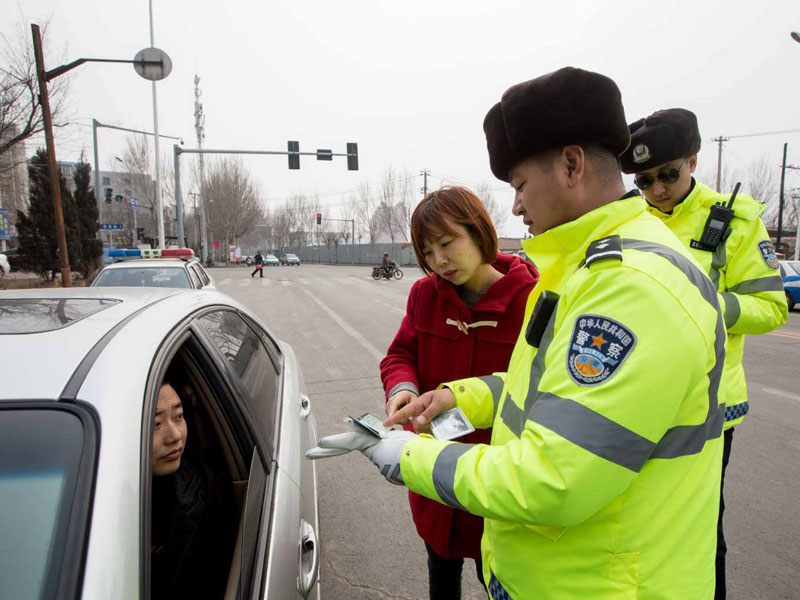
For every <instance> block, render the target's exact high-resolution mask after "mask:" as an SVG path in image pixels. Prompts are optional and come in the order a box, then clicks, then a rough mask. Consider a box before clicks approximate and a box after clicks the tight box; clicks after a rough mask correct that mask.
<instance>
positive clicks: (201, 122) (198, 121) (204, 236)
mask: <svg viewBox="0 0 800 600" xmlns="http://www.w3.org/2000/svg"><path fill="white" fill-rule="evenodd" d="M202 95H203V93H202V92H201V91H200V77H199V76H198V75H197V74H195V76H194V130H195V132H196V133H197V147H198V149H200V150H202V149H203V140H204V139H205V137H206V134H205V124H206V116H205V114H203V103H202V102H200V96H202ZM203 156H204V155H203V154H199V155H198V158H199V159H200V202H199V203H198V207H199V208H200V261H201V262H202V263H203V264H206V260H207V259H208V221H207V219H206V199H205V196H203V185H204V184H205V181H206V177H205V165H204V162H203V160H204V159H203Z"/></svg>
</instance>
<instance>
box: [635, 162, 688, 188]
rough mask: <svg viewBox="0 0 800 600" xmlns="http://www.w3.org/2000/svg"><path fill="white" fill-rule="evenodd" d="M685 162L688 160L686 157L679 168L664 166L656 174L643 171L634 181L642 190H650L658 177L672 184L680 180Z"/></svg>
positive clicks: (661, 180) (663, 181) (662, 181)
mask: <svg viewBox="0 0 800 600" xmlns="http://www.w3.org/2000/svg"><path fill="white" fill-rule="evenodd" d="M685 164H686V160H685V159H684V161H683V162H682V163H681V165H680V166H679V167H678V168H675V167H664V168H663V169H660V170H659V171H658V173H656V174H655V175H650V174H649V173H643V174H641V175H637V176H636V177H634V178H633V183H635V184H636V187H638V188H639V189H640V190H649V189H650V188H651V187H653V184H654V183H655V182H656V179H658V180H659V181H660V182H661V183H665V184H667V185H670V184H672V183H675V182H676V181H678V179H680V176H681V169H682V168H683V165H685Z"/></svg>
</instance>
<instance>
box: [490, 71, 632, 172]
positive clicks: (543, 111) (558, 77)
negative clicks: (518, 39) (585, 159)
mask: <svg viewBox="0 0 800 600" xmlns="http://www.w3.org/2000/svg"><path fill="white" fill-rule="evenodd" d="M483 131H484V132H485V133H486V145H487V146H488V149H489V164H490V166H491V168H492V173H494V175H495V177H497V178H498V179H501V180H503V181H508V180H509V177H508V172H509V170H511V168H512V167H514V165H516V164H517V163H519V162H520V161H522V160H524V159H526V158H528V157H530V156H533V155H534V154H537V153H538V152H543V151H545V150H553V149H556V148H562V147H564V146H569V145H572V144H599V145H601V146H604V147H606V148H608V150H609V151H611V152H613V153H614V154H615V155H617V156H618V155H620V154H621V153H622V152H624V151H625V149H626V148H627V147H628V143H629V141H630V133H629V131H628V125H627V121H626V120H625V109H624V108H623V106H622V96H621V94H620V91H619V88H618V87H617V84H616V83H614V81H612V80H611V79H609V78H608V77H606V76H605V75H601V74H600V73H593V72H591V71H584V70H583V69H576V68H575V67H564V68H563V69H559V70H558V71H553V72H552V73H548V74H547V75H542V76H541V77H537V78H536V79H531V80H530V81H524V82H522V83H518V84H517V85H514V86H512V87H510V88H508V89H507V90H506V92H505V93H504V94H503V97H502V99H501V100H500V102H498V103H497V104H495V105H494V106H493V107H492V108H491V109H490V110H489V112H488V113H487V115H486V118H485V119H484V121H483Z"/></svg>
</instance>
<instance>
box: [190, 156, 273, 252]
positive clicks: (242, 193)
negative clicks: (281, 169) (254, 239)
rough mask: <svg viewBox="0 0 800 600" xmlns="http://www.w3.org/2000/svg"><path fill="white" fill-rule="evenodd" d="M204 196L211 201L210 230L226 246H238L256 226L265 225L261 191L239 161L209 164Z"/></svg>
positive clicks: (231, 159) (222, 160) (209, 210)
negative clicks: (258, 224)
mask: <svg viewBox="0 0 800 600" xmlns="http://www.w3.org/2000/svg"><path fill="white" fill-rule="evenodd" d="M202 193H203V197H204V198H206V199H207V201H208V220H209V228H210V229H211V231H213V232H214V237H215V238H217V239H220V238H221V239H224V240H225V241H226V243H227V244H236V243H237V241H238V238H240V237H241V236H243V235H245V234H247V233H250V232H251V231H253V228H254V227H255V224H256V223H262V222H263V218H264V217H263V212H264V210H263V206H262V204H261V200H260V199H259V194H258V189H257V188H256V185H255V183H254V182H253V179H252V177H251V176H250V173H249V172H248V171H247V169H246V168H245V166H244V164H243V163H242V161H241V160H239V159H238V158H233V157H227V156H226V157H224V158H218V159H216V160H213V161H209V164H208V167H207V169H206V180H205V181H204V182H203V192H202Z"/></svg>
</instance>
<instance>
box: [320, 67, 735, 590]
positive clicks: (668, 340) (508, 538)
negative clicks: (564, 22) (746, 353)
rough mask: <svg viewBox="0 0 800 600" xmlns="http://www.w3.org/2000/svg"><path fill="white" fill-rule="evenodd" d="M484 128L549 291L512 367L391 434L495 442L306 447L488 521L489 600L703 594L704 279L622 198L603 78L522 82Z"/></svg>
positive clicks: (535, 306) (717, 412)
mask: <svg viewBox="0 0 800 600" xmlns="http://www.w3.org/2000/svg"><path fill="white" fill-rule="evenodd" d="M484 131H485V133H486V137H487V143H488V148H489V156H490V165H491V168H492V171H493V172H494V174H495V175H496V176H497V177H498V178H499V179H502V180H504V181H507V182H510V183H511V185H512V186H513V187H514V189H515V190H516V196H515V202H514V212H515V214H517V215H519V216H521V217H522V219H523V221H524V222H525V223H526V224H527V225H528V227H529V231H530V232H531V233H533V234H534V237H533V238H532V239H529V240H525V241H524V242H523V249H524V250H525V252H526V253H527V255H528V256H529V257H531V259H532V260H533V261H534V262H535V263H536V265H537V267H538V268H539V271H540V276H541V279H540V281H539V283H538V285H537V287H536V288H535V289H534V291H533V292H532V294H531V296H530V298H529V300H528V309H527V312H526V324H525V326H524V327H523V330H522V331H521V332H520V336H519V338H518V340H517V344H516V346H515V349H514V353H513V355H512V358H511V361H510V364H509V367H508V372H507V373H497V374H495V375H492V376H487V377H481V378H470V379H466V380H461V381H456V382H449V383H447V384H446V385H444V386H441V387H440V389H439V390H436V391H434V392H429V393H427V394H423V395H422V396H420V397H419V398H418V399H417V400H416V401H415V402H413V403H411V404H409V405H407V406H406V407H404V408H403V409H402V410H401V411H398V413H396V414H395V415H394V416H393V417H392V418H391V419H389V420H387V423H390V422H399V421H402V420H403V419H406V418H412V419H413V420H414V422H415V424H416V425H417V426H418V427H422V426H424V425H425V424H426V423H427V422H428V421H429V420H430V417H432V416H433V415H435V414H438V413H439V412H441V411H443V410H446V409H449V408H453V407H455V406H457V407H459V408H461V409H463V411H464V412H465V413H466V415H467V416H468V418H469V419H470V420H471V421H472V423H473V425H475V426H476V427H489V426H493V433H492V441H491V444H490V445H471V444H461V443H457V442H445V441H442V440H437V439H433V438H430V437H428V436H425V435H419V436H417V435H413V434H411V433H409V432H392V433H391V434H389V435H387V436H386V437H384V438H383V439H380V440H379V441H376V440H377V438H374V439H373V440H371V441H370V440H368V439H367V438H368V436H367V435H362V434H358V433H349V434H339V435H337V436H331V437H329V438H325V439H323V440H320V444H319V445H320V448H319V449H315V450H314V451H312V452H311V454H312V456H314V457H321V456H327V455H335V454H341V453H343V452H345V451H347V450H350V449H359V450H361V451H362V452H363V453H364V454H365V455H366V456H367V457H369V458H370V459H371V460H372V461H373V462H374V463H375V464H376V465H377V466H378V468H379V469H380V471H381V472H382V473H383V474H384V476H385V477H386V478H387V479H388V480H389V481H392V482H394V483H401V484H405V485H406V486H407V487H408V488H409V489H411V490H413V491H415V492H417V493H420V494H423V495H425V496H427V497H430V498H433V499H435V500H438V501H440V502H443V503H446V504H449V505H452V506H455V507H457V508H460V509H462V510H466V511H469V512H472V513H474V514H477V515H481V516H483V517H485V530H484V537H483V542H482V551H483V559H484V563H483V564H484V575H485V579H486V581H488V582H489V586H488V589H489V593H490V595H491V597H492V598H493V599H495V600H499V599H506V598H516V599H527V598H531V599H533V598H535V599H537V600H569V599H584V598H592V599H598V600H603V599H608V600H617V599H621V598H637V599H640V600H656V599H658V600H663V599H675V600H678V599H680V600H685V599H693V600H694V599H709V598H711V596H712V594H713V588H714V568H713V556H714V547H715V536H716V531H715V525H716V517H717V506H716V503H717V500H718V497H719V478H720V470H721V450H722V445H721V430H722V419H723V413H724V397H723V389H724V388H722V387H721V386H720V383H721V378H722V373H723V366H724V360H725V327H724V322H723V316H722V312H721V309H720V305H719V301H718V296H717V294H716V291H715V289H714V286H713V284H712V283H711V281H710V280H709V279H708V277H707V276H706V275H705V274H704V273H703V272H702V270H701V268H700V267H699V265H698V264H697V262H696V261H695V260H694V259H693V258H691V256H690V255H689V252H688V251H687V250H686V249H685V248H684V246H683V245H682V244H681V243H680V242H679V240H678V239H677V238H676V237H675V235H674V234H672V233H671V232H670V231H669V230H668V229H667V228H666V227H665V226H664V225H663V224H662V223H661V222H660V221H659V220H658V219H657V218H656V217H654V216H653V215H650V214H648V212H647V210H646V205H645V202H644V200H643V199H641V198H640V197H639V196H638V195H637V196H631V195H630V194H625V193H624V191H625V190H624V187H623V184H622V179H621V175H620V173H619V163H618V159H617V156H618V155H619V154H620V153H622V152H623V151H624V150H625V149H626V147H627V145H628V141H629V132H628V128H627V125H626V121H625V116H624V111H623V107H622V102H621V98H620V93H619V90H618V88H617V86H616V84H615V83H614V82H613V81H611V80H610V79H608V78H607V77H604V76H602V75H600V74H597V73H591V72H587V71H583V70H580V69H574V68H564V69H561V70H559V71H556V72H553V73H550V74H548V75H544V76H542V77H539V78H537V79H533V80H531V81H527V82H524V83H521V84H518V85H515V86H513V87H511V88H510V89H509V90H507V91H506V93H505V94H504V95H503V97H502V100H501V101H500V102H499V103H498V104H496V105H495V106H494V107H492V109H491V110H490V111H489V113H488V114H487V116H486V119H485V121H484ZM655 315H657V317H656V316H655ZM446 359H447V357H444V356H443V357H442V360H446Z"/></svg>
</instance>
